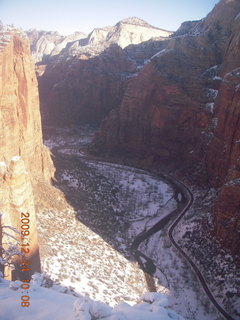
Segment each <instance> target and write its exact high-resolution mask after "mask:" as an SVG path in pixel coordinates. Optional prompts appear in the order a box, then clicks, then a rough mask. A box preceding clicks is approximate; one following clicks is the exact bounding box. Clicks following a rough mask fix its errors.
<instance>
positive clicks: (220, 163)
mask: <svg viewBox="0 0 240 320" xmlns="http://www.w3.org/2000/svg"><path fill="white" fill-rule="evenodd" d="M239 62H240V14H239V15H238V16H237V18H236V19H235V20H234V28H233V32H232V34H231V37H230V40H229V43H228V46H227V49H226V52H225V56H224V62H223V64H222V67H221V73H220V75H221V78H222V81H221V85H220V90H219V94H218V97H217V100H216V103H215V104H216V115H215V117H216V120H217V126H216V128H215V130H214V138H213V140H212V142H211V144H210V146H209V149H208V155H207V168H208V173H209V178H210V182H211V184H212V185H213V186H216V187H220V191H219V196H218V199H217V202H216V203H215V206H214V209H213V210H214V224H215V229H216V234H217V236H218V238H219V239H221V241H222V242H223V243H224V245H225V246H227V247H228V248H231V250H232V251H233V252H234V253H235V254H238V255H239V254H240V232H239V231H240V66H239Z"/></svg>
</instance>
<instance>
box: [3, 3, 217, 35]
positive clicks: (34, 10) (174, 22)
mask: <svg viewBox="0 0 240 320" xmlns="http://www.w3.org/2000/svg"><path fill="white" fill-rule="evenodd" d="M218 2H219V0H118V1H115V0H83V1H82V0H64V1H62V0H0V20H2V22H3V23H4V24H14V25H15V26H16V27H22V28H23V29H25V30H27V29H31V28H36V29H41V30H53V31H55V30H56V31H59V32H60V33H62V34H70V33H73V32H74V31H82V32H86V33H89V32H90V31H92V29H94V28H95V27H104V26H107V25H114V24H116V23H117V22H118V21H120V20H121V19H123V18H127V17H138V18H141V19H143V20H146V21H147V22H148V23H150V24H152V25H153V26H156V27H159V28H162V29H167V30H171V31H175V30H176V29H177V28H178V27H179V26H180V24H181V23H182V22H183V21H186V20H198V19H202V18H204V17H205V16H206V15H207V13H208V12H210V11H211V10H212V8H213V7H214V5H215V4H216V3H218Z"/></svg>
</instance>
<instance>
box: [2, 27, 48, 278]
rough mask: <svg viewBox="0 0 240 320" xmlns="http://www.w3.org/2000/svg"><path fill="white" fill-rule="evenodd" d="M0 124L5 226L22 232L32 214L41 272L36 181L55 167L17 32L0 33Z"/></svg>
mask: <svg viewBox="0 0 240 320" xmlns="http://www.w3.org/2000/svg"><path fill="white" fill-rule="evenodd" d="M0 121H1V130H0V137H1V142H0V161H1V163H0V172H1V173H0V175H1V177H0V183H1V203H0V206H1V207H0V210H1V212H3V213H4V215H3V218H2V225H5V226H10V227H14V228H16V229H17V230H18V231H21V228H20V223H21V222H20V218H21V213H22V212H23V213H26V212H28V213H29V214H30V217H29V226H30V236H29V239H30V242H31V244H30V247H29V248H30V254H29V256H30V257H31V263H30V265H31V271H30V272H34V271H38V270H39V268H40V265H39V263H40V262H39V253H38V243H37V231H36V223H35V220H36V217H35V209H34V202H33V194H32V187H31V182H32V181H33V179H38V180H45V181H49V180H50V178H51V176H52V175H53V166H52V162H51V160H50V155H49V153H48V150H47V148H46V147H44V146H43V143H42V129H41V119H40V110H39V98H38V88H37V79H36V75H35V70H34V63H33V60H32V57H31V53H30V48H29V41H28V38H27V37H26V35H25V34H23V33H22V32H20V31H18V30H11V29H1V30H0ZM15 236H16V234H15ZM15 261H19V257H18V258H16V259H15ZM17 276H19V274H18V275H17Z"/></svg>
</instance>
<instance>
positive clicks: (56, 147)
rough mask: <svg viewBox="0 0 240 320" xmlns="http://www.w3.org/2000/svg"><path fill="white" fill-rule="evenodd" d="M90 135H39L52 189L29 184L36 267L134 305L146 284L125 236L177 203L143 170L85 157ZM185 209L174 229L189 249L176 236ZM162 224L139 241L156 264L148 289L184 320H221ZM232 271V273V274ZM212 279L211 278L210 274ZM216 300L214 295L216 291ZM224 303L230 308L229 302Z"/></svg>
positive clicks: (84, 131) (81, 131)
mask: <svg viewBox="0 0 240 320" xmlns="http://www.w3.org/2000/svg"><path fill="white" fill-rule="evenodd" d="M93 134H94V129H92V128H89V127H82V128H76V129H75V131H74V132H73V130H69V129H53V128H52V129H51V132H50V130H48V134H46V137H45V144H46V145H47V146H48V147H49V148H50V149H51V151H52V155H53V160H54V164H55V167H56V168H57V171H56V175H55V179H56V180H55V186H56V187H57V189H59V190H57V189H55V191H54V192H53V191H52V189H49V190H47V187H46V188H44V187H41V185H40V184H39V185H38V186H37V188H38V191H39V190H40V193H39V199H40V198H41V202H38V203H39V205H38V229H39V240H40V246H41V259H42V268H43V271H44V272H46V274H48V276H49V277H50V278H51V279H52V280H54V281H56V282H60V283H61V284H62V285H66V286H70V287H72V288H74V289H75V290H76V292H79V293H80V294H85V295H89V296H90V297H91V298H93V299H99V300H101V301H103V302H106V303H109V304H110V305H112V306H113V305H116V304H117V303H119V302H121V301H123V300H124V301H127V302H128V303H130V304H134V303H136V302H137V299H138V297H139V296H140V295H141V294H142V293H144V292H146V291H149V290H150V288H149V287H148V282H147V281H146V279H147V278H148V277H147V276H146V274H144V272H143V271H141V270H140V269H139V268H138V265H137V263H136V262H135V258H134V256H133V253H132V252H131V250H130V246H131V244H132V241H133V240H134V238H135V237H136V236H137V235H138V234H139V233H141V232H143V231H146V230H148V229H149V228H150V227H151V226H152V225H154V224H155V223H156V222H157V221H158V220H159V219H160V218H162V217H164V216H166V215H168V214H169V213H170V212H171V211H173V210H174V209H176V207H177V202H176V199H175V197H174V190H173V188H172V186H171V185H169V183H168V182H167V181H163V180H162V179H159V178H157V177H156V176H155V175H152V174H151V173H149V172H146V171H144V170H140V169H136V168H131V167H128V166H124V165H120V164H112V163H107V162H103V161H99V160H97V159H95V160H94V159H93V158H90V157H89V156H88V155H87V152H86V150H87V145H88V144H89V143H90V142H91V139H92V137H93ZM208 195H209V193H208ZM200 197H201V195H200V196H199V198H200ZM209 197H210V195H209ZM44 207H45V208H51V209H44ZM195 209H196V206H195ZM193 210H194V209H192V210H190V212H189V213H188V214H187V215H186V218H185V219H184V221H183V222H182V223H181V224H180V225H179V227H178V228H179V230H178V235H177V237H178V238H179V241H181V243H182V244H183V245H184V246H185V247H188V251H189V254H190V253H191V249H192V247H191V246H190V245H189V242H188V241H187V237H185V238H184V237H183V236H184V234H185V233H186V232H187V231H190V234H192V233H191V232H192V230H194V228H195V227H196V222H197V221H196V219H195V217H194V212H193ZM200 217H201V215H199V219H200ZM167 228H168V226H167V227H166V228H163V230H161V231H159V232H157V233H156V234H155V235H153V236H152V237H151V238H149V239H148V240H146V241H144V242H143V243H142V244H141V246H140V250H141V251H142V252H143V253H145V255H146V256H147V257H149V258H151V259H152V261H154V264H155V265H156V266H157V271H156V273H155V274H154V279H153V280H154V283H155V286H156V290H157V291H158V292H164V293H166V294H167V295H168V297H169V301H170V306H171V308H172V309H173V310H175V311H176V312H178V313H179V314H181V315H182V316H183V317H184V318H185V319H186V320H187V319H188V320H220V319H223V318H222V317H221V316H219V315H218V312H217V311H216V310H215V308H214V307H213V306H212V304H211V303H210V301H209V300H208V297H207V296H206V294H205V292H204V291H203V289H202V287H201V285H200V284H199V282H198V279H197V278H196V276H195V274H194V272H193V271H192V269H191V268H190V267H189V265H188V264H187V263H186V262H185V261H184V259H183V258H182V257H181V255H180V254H179V253H178V252H177V250H176V249H175V248H174V247H173V246H172V244H171V242H170V240H169V238H168V236H167ZM196 263H198V261H196ZM203 269H204V268H203ZM235 275H236V274H235V273H234V272H233V276H232V279H234V276H235ZM232 279H231V281H232ZM235 279H236V278H235ZM208 280H209V281H210V282H211V281H212V280H213V279H209V278H208ZM228 280H229V279H228ZM231 281H230V282H231ZM230 282H229V281H228V282H227V285H226V286H227V288H228V289H229V283H230ZM212 283H213V284H214V285H215V284H216V282H215V280H214V281H212ZM225 289H226V288H225ZM234 290H235V289H234ZM215 291H216V294H218V295H219V294H220V292H217V291H218V290H217V289H216V288H215ZM225 291H226V290H225ZM219 299H220V302H222V300H223V296H222V297H221V296H220V297H219ZM225 302H226V301H225ZM234 303H235V305H234V308H237V307H238V306H237V305H236V301H235V300H234V301H233V302H232V304H234ZM230 307H231V309H230V311H232V308H233V305H231V306H230ZM230 311H229V312H230Z"/></svg>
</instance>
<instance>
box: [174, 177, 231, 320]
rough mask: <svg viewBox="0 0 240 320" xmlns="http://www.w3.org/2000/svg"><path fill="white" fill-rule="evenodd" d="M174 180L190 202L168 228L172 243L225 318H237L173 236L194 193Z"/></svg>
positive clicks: (229, 319)
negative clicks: (217, 296) (219, 300)
mask: <svg viewBox="0 0 240 320" xmlns="http://www.w3.org/2000/svg"><path fill="white" fill-rule="evenodd" d="M174 180H175V181H174V182H175V183H176V184H177V185H179V187H180V189H181V190H182V189H184V192H185V193H186V194H185V197H186V198H188V202H187V204H186V206H185V208H184V209H183V210H182V211H181V212H180V214H179V215H178V217H177V218H176V220H175V221H174V222H173V224H172V225H171V227H170V228H169V229H168V236H169V238H170V240H171V242H172V244H173V245H174V246H175V248H176V249H177V250H178V251H179V252H180V253H181V254H182V256H183V257H184V258H185V259H186V260H187V261H188V263H189V264H190V265H191V267H192V268H193V270H194V272H195V274H196V275H197V277H198V279H199V281H200V283H201V285H202V287H203V289H204V291H205V293H206V294H207V296H208V298H209V300H210V301H211V302H212V304H213V305H214V306H215V307H216V309H217V310H218V311H219V312H220V313H221V314H222V315H223V316H224V317H225V319H227V320H235V319H234V318H233V317H232V316H230V314H228V313H227V312H226V311H225V310H224V309H223V308H222V307H221V306H220V305H219V304H218V302H217V301H216V300H215V298H214V296H213V294H212V292H211V291H210V289H209V287H208V285H207V283H206V281H205V279H204V278H203V276H202V274H201V272H200V270H199V269H198V267H197V266H196V265H195V263H194V262H193V261H192V260H191V259H190V257H189V256H188V255H187V254H186V253H185V252H184V250H183V249H182V248H181V247H180V246H179V245H178V244H177V242H176V241H175V239H174V236H173V232H174V229H175V228H176V227H177V225H178V223H179V222H180V220H181V219H182V217H183V216H184V214H185V213H186V212H187V211H188V209H189V208H190V207H191V205H192V203H193V194H192V192H191V191H190V190H189V188H188V187H187V186H186V185H185V184H183V183H182V182H180V181H178V180H176V179H175V178H174Z"/></svg>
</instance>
